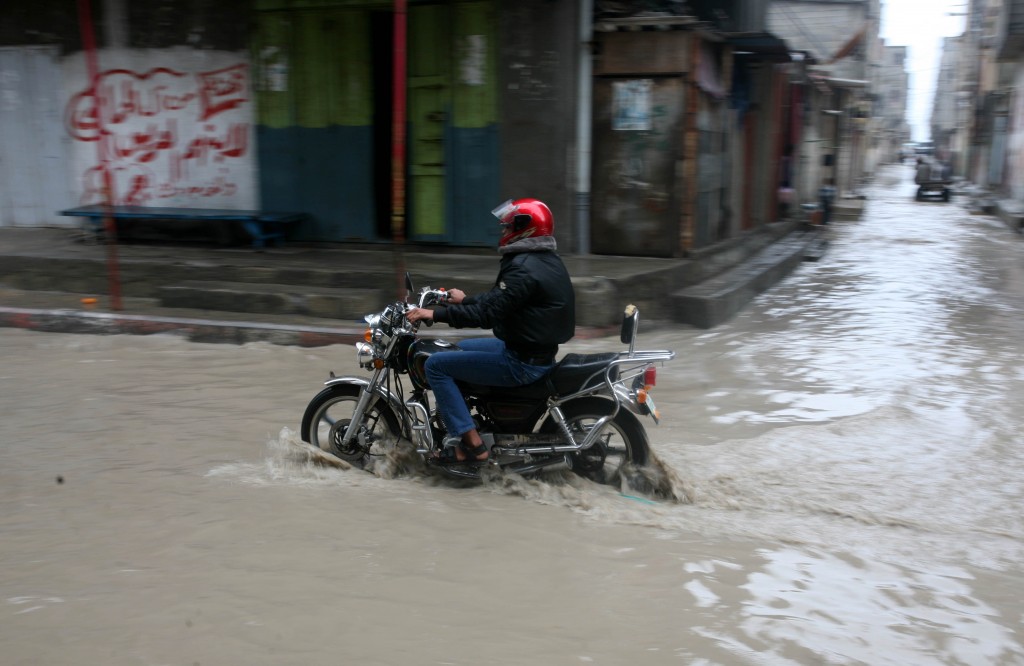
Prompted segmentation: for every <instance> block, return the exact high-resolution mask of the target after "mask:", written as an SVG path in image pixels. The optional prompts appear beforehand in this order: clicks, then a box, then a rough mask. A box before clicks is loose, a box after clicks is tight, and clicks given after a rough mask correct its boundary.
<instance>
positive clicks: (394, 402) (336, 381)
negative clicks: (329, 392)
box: [324, 377, 405, 423]
mask: <svg viewBox="0 0 1024 666" xmlns="http://www.w3.org/2000/svg"><path fill="white" fill-rule="evenodd" d="M341 384H347V385H349V386H357V387H359V389H360V390H365V389H366V388H367V387H369V386H370V380H368V379H366V378H365V377H331V378H330V379H328V380H327V381H326V382H324V386H327V387H329V386H338V385H341ZM374 393H375V394H376V395H377V398H378V399H380V400H384V401H385V402H386V403H387V404H388V405H389V406H390V407H391V411H393V412H394V413H395V416H396V417H398V420H399V422H400V423H401V422H404V421H405V419H404V418H403V416H404V413H405V405H403V404H402V401H401V400H399V399H398V396H397V395H395V394H394V393H392V392H390V391H386V390H385V389H384V387H383V386H378V387H377V389H376V390H375V391H374Z"/></svg>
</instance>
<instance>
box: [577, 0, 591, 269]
mask: <svg viewBox="0 0 1024 666" xmlns="http://www.w3.org/2000/svg"><path fill="white" fill-rule="evenodd" d="M579 31H580V41H579V66H578V67H577V71H578V72H579V82H578V89H577V95H576V251H577V252H578V253H579V254H590V152H591V151H590V144H591V106H592V105H593V84H594V80H593V60H592V58H593V40H594V0H580V25H579Z"/></svg>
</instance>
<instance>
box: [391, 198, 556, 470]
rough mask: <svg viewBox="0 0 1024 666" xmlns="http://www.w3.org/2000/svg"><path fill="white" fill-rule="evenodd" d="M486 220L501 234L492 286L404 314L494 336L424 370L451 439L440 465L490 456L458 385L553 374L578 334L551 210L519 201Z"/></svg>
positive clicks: (514, 382)
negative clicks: (494, 222)
mask: <svg viewBox="0 0 1024 666" xmlns="http://www.w3.org/2000/svg"><path fill="white" fill-rule="evenodd" d="M491 214H492V215H494V216H495V217H496V218H498V222H499V224H501V226H502V228H503V230H504V233H503V234H502V236H501V240H500V241H499V242H498V252H499V254H501V255H502V256H501V264H500V268H499V270H498V277H497V279H496V280H495V283H494V287H492V288H491V290H490V291H487V292H485V293H483V294H478V295H475V296H467V295H466V294H465V292H463V291H461V290H459V289H451V290H449V292H448V294H449V299H448V302H447V303H446V304H445V305H444V306H442V307H439V308H438V309H436V310H429V309H426V308H414V309H413V310H411V311H410V312H409V313H408V314H407V318H408V320H409V321H410V322H416V321H421V320H428V321H430V320H432V321H439V322H444V323H446V324H448V325H449V326H452V327H454V328H490V329H493V331H494V338H476V339H470V340H463V341H462V342H460V343H459V347H460V348H461V349H462V351H460V352H457V353H447V354H434V355H432V356H431V357H430V359H429V360H428V361H427V363H426V373H427V378H428V380H429V382H430V388H431V390H432V391H433V392H434V398H435V400H436V401H437V407H438V411H439V412H440V414H441V417H442V418H443V419H444V422H445V426H446V427H447V429H448V432H449V433H450V435H452V437H450V438H449V440H447V441H446V442H445V448H444V455H443V457H442V459H441V461H440V462H443V463H445V464H452V463H467V462H468V463H480V462H484V461H486V460H487V459H488V456H489V453H488V450H487V447H486V446H485V445H484V442H483V439H482V438H481V437H480V433H479V432H477V429H476V425H475V423H474V422H473V419H472V417H471V416H470V413H469V408H468V407H467V406H466V402H465V400H464V399H463V397H462V394H461V393H460V392H459V388H458V386H457V385H456V380H459V381H463V382H471V383H475V384H483V385H488V386H521V385H523V384H530V383H533V382H535V381H537V380H539V379H541V378H542V377H544V375H546V374H547V373H548V372H549V371H550V370H551V368H552V367H553V366H554V364H555V355H556V354H557V353H558V345H559V344H561V343H564V342H567V341H569V340H570V339H571V338H572V337H573V335H574V334H575V330H576V297H575V293H574V291H573V287H572V282H571V280H570V278H569V273H568V271H567V270H566V268H565V264H564V263H563V262H562V259H561V258H560V257H559V256H558V255H557V254H556V253H555V250H556V249H557V248H556V243H555V237H554V216H553V215H552V214H551V210H550V209H549V208H548V207H547V205H545V204H544V203H543V202H542V201H539V200H537V199H516V200H514V201H513V200H509V201H506V202H505V203H503V204H501V205H500V206H498V207H497V208H495V209H494V210H493V211H491Z"/></svg>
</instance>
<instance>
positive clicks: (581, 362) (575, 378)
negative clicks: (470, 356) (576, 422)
mask: <svg viewBox="0 0 1024 666" xmlns="http://www.w3.org/2000/svg"><path fill="white" fill-rule="evenodd" d="M618 357H619V353H618V352H601V353H598V354H566V355H565V357H564V358H562V360H561V361H559V362H558V363H556V364H555V366H554V367H553V368H551V372H549V373H548V374H547V375H545V376H544V377H542V378H541V379H538V380H537V381H535V382H533V383H532V384H524V385H522V386H510V387H504V388H496V387H493V386H488V387H482V386H470V387H469V391H470V392H471V393H474V394H476V395H480V394H486V393H491V392H495V391H500V392H501V394H502V395H505V396H508V397H510V398H526V399H531V400H542V399H544V398H547V397H548V396H550V395H568V394H571V393H576V392H577V391H579V390H581V389H582V388H584V382H586V381H587V380H588V379H589V380H590V381H589V382H587V386H596V385H598V384H601V383H603V382H604V372H605V369H606V368H607V367H608V364H609V363H611V362H612V361H614V360H615V359H617V358H618ZM617 377H618V370H617V369H613V370H612V380H613V381H614V380H615V379H616V378H617Z"/></svg>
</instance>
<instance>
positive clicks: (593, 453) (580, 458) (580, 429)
mask: <svg viewBox="0 0 1024 666" xmlns="http://www.w3.org/2000/svg"><path fill="white" fill-rule="evenodd" d="M614 409H615V403H613V402H611V401H610V400H603V399H601V398H581V399H579V400H573V401H572V402H568V403H566V404H565V405H563V406H562V413H563V414H564V415H565V420H566V423H567V424H568V426H569V430H570V431H571V432H572V436H573V437H574V438H575V439H576V441H578V442H579V441H582V440H583V439H584V438H585V437H586V436H587V433H589V432H590V429H591V428H593V427H594V424H595V423H597V421H598V419H600V418H601V417H603V416H605V415H607V414H611V413H612V410H614ZM541 430H542V431H543V432H558V430H559V429H558V425H557V424H556V423H555V422H554V421H553V420H551V419H549V420H548V421H546V422H545V423H544V426H543V427H542V428H541ZM648 452H649V447H648V444H647V432H646V431H645V430H644V427H643V426H642V425H641V424H640V421H639V420H638V419H637V418H636V417H635V416H634V415H633V414H632V413H631V412H628V411H626V410H625V409H620V410H619V413H618V414H616V415H615V418H613V419H612V420H611V421H609V422H608V424H607V425H606V426H605V429H604V432H602V433H601V436H600V437H598V439H597V441H596V442H595V443H594V445H593V446H591V447H590V448H589V449H587V450H585V451H580V452H579V453H574V454H572V456H571V461H572V471H573V472H575V473H576V474H579V475H580V476H582V477H585V478H587V479H590V480H591V481H594V482H595V483H601V484H607V485H619V484H620V481H621V479H622V475H623V473H625V472H627V468H628V467H629V466H634V467H642V466H644V465H646V464H647V458H648Z"/></svg>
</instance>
